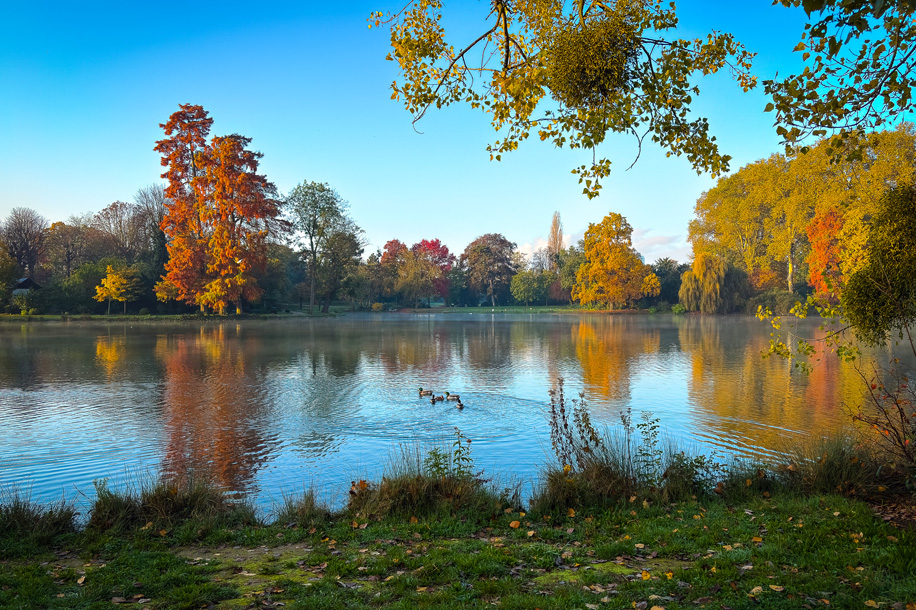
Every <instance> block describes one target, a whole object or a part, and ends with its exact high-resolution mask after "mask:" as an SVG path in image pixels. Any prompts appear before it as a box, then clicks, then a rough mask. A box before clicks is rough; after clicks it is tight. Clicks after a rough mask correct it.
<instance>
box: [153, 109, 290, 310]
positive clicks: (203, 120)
mask: <svg viewBox="0 0 916 610" xmlns="http://www.w3.org/2000/svg"><path fill="white" fill-rule="evenodd" d="M212 123H213V120H212V119H211V118H209V116H208V114H207V112H206V111H205V110H204V109H203V108H202V107H201V106H191V105H189V104H182V105H180V110H179V111H178V112H175V113H173V114H172V116H171V117H169V121H168V122H167V123H165V124H161V125H160V127H162V128H163V130H164V131H165V135H166V136H169V137H167V138H166V139H163V140H160V141H158V142H157V143H156V147H155V150H156V151H158V152H160V153H161V154H162V165H164V166H167V167H168V171H166V173H164V174H162V177H163V178H166V179H167V180H168V181H169V185H168V187H167V188H166V189H165V192H164V195H165V196H166V197H167V199H168V200H167V202H166V203H165V214H164V216H163V219H162V223H161V225H160V226H161V228H162V230H163V232H164V233H165V236H166V239H167V249H168V253H169V259H168V261H167V262H166V264H165V271H166V274H165V275H164V276H163V278H162V280H161V281H160V282H159V283H158V284H157V285H156V287H155V290H156V295H157V297H158V298H159V299H160V300H168V299H177V300H182V301H184V302H186V303H189V304H197V305H200V308H201V310H202V311H204V310H205V309H206V307H207V306H211V307H214V308H216V309H217V310H219V312H220V313H221V314H223V313H225V312H226V308H227V307H228V305H229V304H230V303H233V302H234V303H235V304H236V309H237V310H240V309H241V303H242V300H243V299H251V300H254V299H257V298H259V296H260V294H261V292H262V291H261V289H260V288H259V287H258V284H257V280H256V278H255V275H256V273H257V272H258V271H259V270H262V269H263V268H264V265H265V264H266V258H265V243H266V239H267V237H268V236H270V235H271V234H274V233H276V232H277V230H278V227H279V225H278V224H277V223H276V222H275V219H276V217H277V215H278V214H279V206H278V201H277V200H276V198H275V192H276V191H275V189H274V186H273V185H272V184H271V183H270V182H268V181H267V179H266V178H265V177H264V176H262V175H260V174H258V173H257V171H258V164H259V160H260V158H261V157H262V154H261V153H259V152H253V151H250V150H248V149H247V147H248V144H249V143H250V142H251V139H250V138H246V137H244V136H240V135H237V134H233V135H230V136H217V137H214V138H213V139H212V140H211V142H210V143H209V144H208V143H207V142H206V136H207V134H208V133H209V130H210V125H211V124H212Z"/></svg>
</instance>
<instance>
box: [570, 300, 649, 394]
mask: <svg viewBox="0 0 916 610" xmlns="http://www.w3.org/2000/svg"><path fill="white" fill-rule="evenodd" d="M572 340H573V343H574V344H575V346H576V356H577V357H578V359H579V363H580V364H581V366H582V380H583V381H584V382H585V385H586V387H589V388H592V389H594V390H595V391H597V392H599V393H601V394H603V395H604V396H606V397H608V398H610V399H611V400H626V399H628V398H629V396H630V377H631V370H630V369H631V362H633V361H634V360H635V359H637V358H639V356H640V354H642V353H647V352H654V351H657V350H658V348H659V345H660V341H661V339H660V337H659V334H658V331H657V330H651V329H647V330H645V331H644V332H643V333H634V332H632V330H628V329H627V325H626V321H625V320H624V319H621V318H616V317H605V318H603V319H601V318H599V319H595V320H582V321H580V322H579V323H578V324H576V325H574V326H573V327H572Z"/></svg>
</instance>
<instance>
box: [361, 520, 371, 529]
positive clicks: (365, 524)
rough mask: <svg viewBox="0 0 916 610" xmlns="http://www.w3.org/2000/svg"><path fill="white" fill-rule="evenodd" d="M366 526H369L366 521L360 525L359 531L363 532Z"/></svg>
mask: <svg viewBox="0 0 916 610" xmlns="http://www.w3.org/2000/svg"><path fill="white" fill-rule="evenodd" d="M368 525H369V522H368V521H366V522H365V523H363V524H362V525H360V526H359V529H361V530H364V529H366V527H368Z"/></svg>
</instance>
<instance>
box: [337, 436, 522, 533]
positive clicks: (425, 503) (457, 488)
mask: <svg viewBox="0 0 916 610" xmlns="http://www.w3.org/2000/svg"><path fill="white" fill-rule="evenodd" d="M465 443H467V439H465V438H464V437H462V436H461V434H460V432H459V433H457V439H456V442H455V443H454V444H453V449H452V450H451V451H446V450H443V449H442V448H440V447H431V448H430V447H421V446H418V445H401V446H399V447H398V448H397V449H396V450H395V451H393V453H392V455H391V457H390V458H389V461H388V464H387V465H386V467H385V469H384V473H383V475H382V479H381V481H380V482H377V483H370V482H368V481H364V480H359V481H355V482H354V483H353V487H352V489H351V490H350V500H349V503H348V505H347V510H346V512H347V513H348V514H349V515H352V516H353V517H360V518H381V517H384V516H394V517H417V518H420V517H427V518H430V517H437V516H449V517H452V516H459V515H460V516H462V517H466V518H468V519H473V520H482V519H486V518H489V517H490V516H492V515H495V514H496V513H498V512H499V509H500V508H501V507H503V506H505V505H506V504H509V503H511V502H512V501H516V502H517V501H518V500H517V493H515V494H513V492H512V491H511V490H504V491H497V490H496V489H495V488H494V487H493V486H491V485H490V484H489V481H487V480H485V479H483V478H482V477H481V473H479V472H478V473H475V472H474V471H473V461H472V460H471V459H470V455H469V453H467V452H469V449H463V446H464V444H465ZM467 445H468V446H469V443H467ZM513 495H514V496H515V497H513Z"/></svg>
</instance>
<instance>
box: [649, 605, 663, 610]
mask: <svg viewBox="0 0 916 610" xmlns="http://www.w3.org/2000/svg"><path fill="white" fill-rule="evenodd" d="M649 610H665V607H664V606H652V607H651V608H650V609H649Z"/></svg>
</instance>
